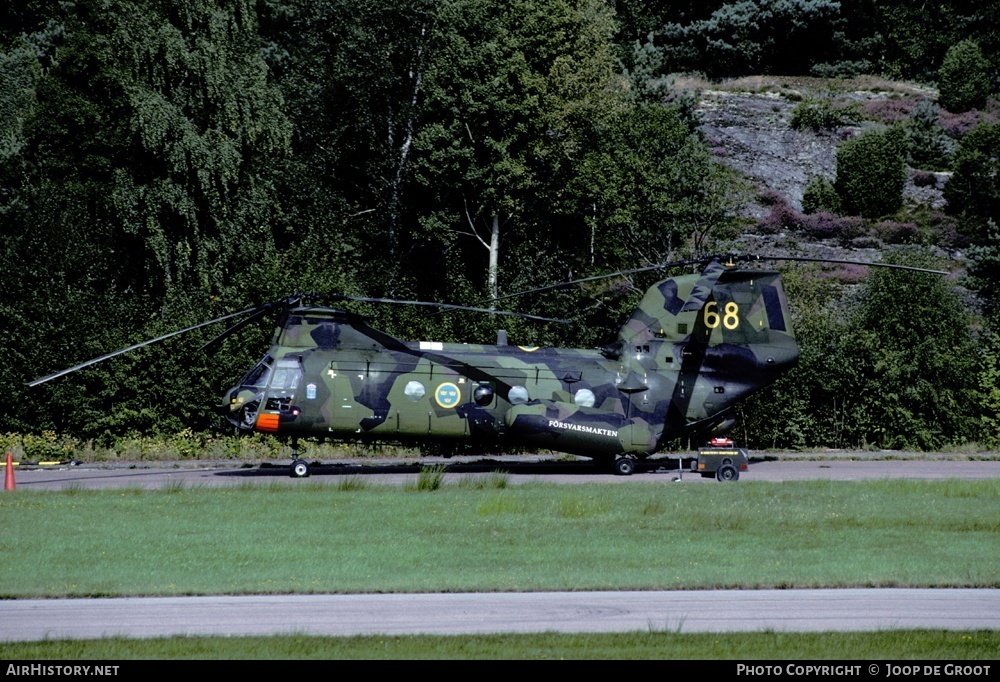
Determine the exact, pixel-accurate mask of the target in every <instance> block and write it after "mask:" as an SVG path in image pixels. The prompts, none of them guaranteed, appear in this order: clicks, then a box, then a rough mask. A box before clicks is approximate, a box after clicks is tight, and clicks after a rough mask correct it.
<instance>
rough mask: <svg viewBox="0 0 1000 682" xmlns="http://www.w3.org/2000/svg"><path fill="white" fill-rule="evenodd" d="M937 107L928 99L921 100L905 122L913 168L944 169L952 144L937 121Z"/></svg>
mask: <svg viewBox="0 0 1000 682" xmlns="http://www.w3.org/2000/svg"><path fill="white" fill-rule="evenodd" d="M939 114H940V112H939V110H938V107H937V106H936V105H935V104H934V103H933V102H931V101H930V100H921V102H920V104H918V105H917V108H916V109H915V110H914V112H913V116H912V117H911V118H910V120H909V121H907V122H906V136H907V138H908V141H909V157H910V165H912V166H913V167H914V168H928V169H930V170H945V169H947V168H948V157H949V156H950V154H951V145H952V144H953V143H952V142H951V141H950V140H949V139H948V136H947V134H946V133H945V131H944V127H943V126H942V125H941V124H940V123H939V120H938V119H939Z"/></svg>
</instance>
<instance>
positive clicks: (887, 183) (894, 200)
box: [834, 127, 906, 218]
mask: <svg viewBox="0 0 1000 682" xmlns="http://www.w3.org/2000/svg"><path fill="white" fill-rule="evenodd" d="M905 183H906V135H905V133H904V132H903V130H902V129H901V128H899V127H893V128H886V129H869V130H866V131H865V132H863V133H862V134H861V135H860V136H859V137H857V138H855V139H853V140H848V141H846V142H843V143H842V144H841V145H840V146H839V147H838V148H837V179H836V181H835V182H834V186H835V187H836V189H837V194H838V195H839V196H840V200H841V207H842V209H843V211H844V212H845V213H846V214H848V215H860V216H863V217H865V218H879V217H882V216H886V215H890V214H892V213H895V212H896V211H897V210H899V208H900V206H902V204H903V185H904V184H905Z"/></svg>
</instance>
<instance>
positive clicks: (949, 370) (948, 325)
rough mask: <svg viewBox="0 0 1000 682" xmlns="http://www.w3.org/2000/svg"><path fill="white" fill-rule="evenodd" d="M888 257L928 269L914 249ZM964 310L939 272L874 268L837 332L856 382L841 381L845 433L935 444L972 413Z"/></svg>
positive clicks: (902, 443) (962, 430) (959, 437)
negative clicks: (842, 330)
mask: <svg viewBox="0 0 1000 682" xmlns="http://www.w3.org/2000/svg"><path fill="white" fill-rule="evenodd" d="M891 262H896V263H900V264H907V265H918V266H922V267H927V266H928V265H930V263H928V262H927V259H926V258H924V257H921V256H920V255H919V254H917V253H913V254H908V253H907V252H903V253H902V254H901V257H899V258H896V259H893V260H892V261H891ZM970 327H971V320H970V316H969V313H968V311H967V310H966V309H965V307H964V306H963V305H962V302H961V300H960V299H959V297H958V295H957V294H956V292H955V291H954V288H953V285H952V284H950V283H949V282H948V280H947V279H945V278H944V277H941V276H940V275H932V274H923V273H914V272H901V271H896V270H887V269H883V268H873V269H872V271H871V272H870V273H869V275H868V280H867V281H866V282H865V285H864V287H863V288H862V289H861V290H860V292H859V294H858V297H857V303H856V307H855V309H854V310H853V312H852V314H851V315H850V317H849V320H848V326H847V328H846V329H845V333H844V335H843V337H842V343H843V346H842V348H843V350H842V352H841V358H842V359H843V362H844V367H845V368H849V369H850V371H851V372H853V373H854V374H855V375H856V376H857V377H858V381H857V382H856V383H854V384H853V385H849V386H844V387H843V392H842V393H841V396H840V397H841V399H842V400H843V401H844V403H845V405H846V416H847V418H846V420H845V434H846V435H847V438H848V439H850V441H852V442H854V443H857V444H865V443H867V444H872V445H879V446H881V447H888V448H907V447H916V448H920V449H936V448H939V447H941V446H943V445H945V444H947V443H960V442H963V441H965V440H966V439H967V438H968V437H969V434H971V433H974V430H973V425H974V423H975V421H976V419H977V416H976V415H977V407H976V403H977V385H976V384H977V354H976V351H975V344H974V342H973V337H972V334H971V332H970Z"/></svg>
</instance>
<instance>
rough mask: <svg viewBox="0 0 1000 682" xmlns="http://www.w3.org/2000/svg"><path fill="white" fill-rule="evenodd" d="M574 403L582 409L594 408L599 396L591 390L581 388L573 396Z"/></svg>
mask: <svg viewBox="0 0 1000 682" xmlns="http://www.w3.org/2000/svg"><path fill="white" fill-rule="evenodd" d="M573 402H574V403H576V404H577V405H579V406H580V407H593V406H594V403H596V402H597V396H595V395H594V392H593V391H591V390H590V389H589V388H581V389H580V390H579V391H577V392H576V395H574V396H573Z"/></svg>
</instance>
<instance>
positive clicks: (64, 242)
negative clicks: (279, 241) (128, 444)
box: [0, 0, 288, 436]
mask: <svg viewBox="0 0 1000 682" xmlns="http://www.w3.org/2000/svg"><path fill="white" fill-rule="evenodd" d="M140 5H141V6H140ZM44 26H45V28H44V30H43V31H40V32H38V33H37V34H30V35H27V36H26V37H25V38H24V40H26V41H27V42H28V44H30V45H32V47H33V48H34V49H35V50H36V54H37V55H38V57H37V58H38V60H39V64H41V65H43V66H44V68H42V69H39V71H38V73H39V75H38V76H37V78H35V80H34V82H33V86H32V92H31V95H32V101H33V102H34V103H33V105H32V106H31V107H30V111H29V112H28V115H27V116H26V117H25V119H24V124H23V129H22V141H23V144H22V145H21V148H20V150H19V151H18V152H17V153H16V154H15V155H13V156H10V157H9V158H8V159H7V160H6V161H7V164H17V165H18V168H19V170H20V174H19V181H18V183H17V184H16V185H14V190H13V192H12V193H11V194H10V195H9V196H8V197H6V198H5V207H4V208H5V210H6V212H7V218H8V222H7V225H8V229H9V230H10V234H9V237H10V238H9V240H5V241H6V243H5V249H4V252H3V256H4V258H5V260H6V261H7V263H5V265H10V266H11V267H5V268H4V272H3V273H0V290H3V291H4V293H5V294H6V293H8V292H9V291H10V290H12V289H13V290H16V291H17V292H18V294H17V295H15V296H12V297H11V298H10V299H9V300H10V301H12V303H11V304H10V307H9V308H8V310H7V311H5V316H6V315H9V318H8V321H9V322H10V327H9V330H10V334H11V337H10V338H11V340H12V353H13V354H14V355H15V356H16V357H20V358H22V359H23V362H20V363H18V365H17V366H16V367H15V368H8V369H6V370H5V372H7V373H8V375H7V377H6V378H8V380H9V381H8V383H9V384H10V385H13V386H21V385H22V383H23V380H24V379H25V378H28V377H32V376H38V375H40V374H43V373H45V372H47V371H51V370H52V369H54V368H58V367H61V366H65V364H66V363H67V362H68V361H69V362H72V361H76V360H83V359H86V358H88V357H93V356H96V355H99V354H101V353H104V352H107V351H109V350H112V349H115V348H119V347H122V346H125V345H128V344H129V343H132V342H134V341H136V340H139V339H142V338H149V337H151V336H155V335H157V334H160V333H163V332H164V331H167V330H172V329H176V328H178V327H182V326H184V325H185V324H190V323H191V321H192V319H193V318H196V319H194V320H193V321H200V320H203V319H204V317H205V316H206V313H208V312H210V311H211V310H212V309H213V307H214V306H220V307H221V306H225V305H232V304H233V302H234V301H238V302H239V303H238V304H245V301H246V297H248V296H253V294H254V292H256V291H259V287H260V281H261V279H262V274H263V273H264V272H266V271H267V270H268V269H269V267H270V263H271V261H272V259H273V258H274V255H275V252H274V238H273V232H272V229H273V225H274V220H273V218H274V215H275V212H276V207H277V205H278V202H277V197H276V195H275V193H274V187H273V184H272V181H271V180H272V177H273V172H274V167H275V163H276V162H277V160H278V159H280V157H281V155H282V154H283V153H284V152H285V151H286V149H287V140H288V125H287V121H286V120H285V118H284V116H283V114H282V112H281V99H280V95H279V93H278V92H277V91H276V90H275V89H274V88H273V86H272V85H271V84H269V83H268V81H267V71H266V68H265V66H264V63H263V61H262V60H261V57H260V51H259V45H258V38H257V31H256V13H255V11H254V3H253V2H250V1H249V0H247V1H244V0H229V1H226V2H215V1H212V0H199V1H196V2H181V1H180V0H176V1H173V0H170V1H167V2H161V3H157V4H155V5H154V6H152V7H150V6H148V5H147V4H145V3H136V2H133V1H132V0H107V1H98V0H89V1H85V2H77V3H65V4H62V5H60V6H59V7H57V8H53V9H52V10H51V14H50V17H49V21H48V22H47V23H46V24H45V25H44ZM11 167H12V166H11V165H8V166H7V168H8V169H9V168H11ZM67 247H69V248H67ZM220 304H221V305H220ZM150 355H153V356H154V357H156V358H157V360H156V362H146V361H144V360H143V358H147V359H148V357H149V356H150ZM241 362H242V363H246V362H247V358H240V357H239V355H238V354H237V356H236V357H235V358H234V363H235V364H236V365H238V364H240V363H241ZM149 365H155V366H156V367H155V369H151V368H150V367H149ZM22 373H23V375H25V376H21V374H22ZM213 373H217V374H223V373H232V369H231V367H229V366H227V365H226V363H224V362H218V361H217V362H216V363H215V366H214V367H213V368H212V369H208V368H206V367H204V366H202V365H201V363H200V362H192V361H191V359H190V358H189V357H188V356H187V355H186V354H184V353H179V354H176V353H175V354H170V353H169V352H168V351H166V350H162V349H156V350H150V351H148V352H147V354H146V355H140V356H137V357H135V358H129V359H124V360H121V361H117V362H115V363H113V364H112V365H110V366H108V367H102V368H101V369H99V370H94V371H92V372H89V373H88V374H87V376H86V377H82V378H80V380H79V381H77V382H74V384H73V385H70V384H68V383H63V384H61V385H59V386H53V387H47V388H44V389H41V390H40V391H33V392H29V393H26V394H24V395H23V396H21V395H18V397H17V399H15V400H12V401H8V403H7V407H5V414H4V420H5V421H7V420H12V421H13V422H15V423H23V422H24V420H25V419H27V417H25V415H26V414H30V415H31V417H30V420H31V421H32V422H33V426H34V427H35V428H38V427H40V426H59V427H60V428H68V429H72V430H75V431H76V432H77V433H81V434H87V435H91V436H93V435H99V434H101V433H103V432H104V431H105V429H109V430H124V429H139V430H143V431H146V430H156V429H159V428H166V429H176V428H179V425H180V424H181V423H183V422H185V421H188V423H190V420H197V421H201V422H202V423H204V422H203V420H204V419H205V411H204V407H203V406H205V405H209V404H211V401H212V398H211V397H210V396H211V394H212V393H214V387H212V388H210V386H213V385H214V384H217V383H221V382H217V381H211V380H209V379H208V377H209V376H210V375H212V374H213ZM10 374H16V375H18V376H10ZM20 390H21V389H15V392H16V393H20ZM195 396H199V397H200V398H196V397H195ZM121 402H127V403H128V404H129V405H133V406H134V405H145V407H143V408H141V409H139V408H133V407H130V408H128V409H120V408H119V409H116V408H115V405H117V404H120V403H121Z"/></svg>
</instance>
